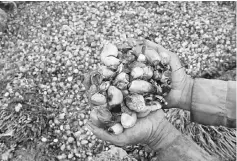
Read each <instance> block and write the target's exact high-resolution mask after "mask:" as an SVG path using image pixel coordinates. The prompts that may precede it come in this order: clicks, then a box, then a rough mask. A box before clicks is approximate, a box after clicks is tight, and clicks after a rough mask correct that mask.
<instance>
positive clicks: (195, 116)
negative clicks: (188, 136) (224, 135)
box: [191, 79, 236, 128]
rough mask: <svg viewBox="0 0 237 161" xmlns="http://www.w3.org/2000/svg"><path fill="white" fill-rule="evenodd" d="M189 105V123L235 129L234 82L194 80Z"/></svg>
mask: <svg viewBox="0 0 237 161" xmlns="http://www.w3.org/2000/svg"><path fill="white" fill-rule="evenodd" d="M191 104H192V105H191V121H193V122H197V123H201V124H204V125H213V126H219V125H222V126H226V127H231V128H235V127H236V82H235V81H221V80H209V79H195V80H194V84H193V90H192V103H191Z"/></svg>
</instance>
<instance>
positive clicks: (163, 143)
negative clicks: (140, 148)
mask: <svg viewBox="0 0 237 161" xmlns="http://www.w3.org/2000/svg"><path fill="white" fill-rule="evenodd" d="M180 135H182V134H181V133H180V132H179V131H178V130H177V129H176V128H175V127H174V126H173V125H172V124H171V123H170V122H169V121H168V120H167V119H166V118H165V117H164V118H163V119H162V120H161V121H160V122H159V125H158V127H156V129H154V132H153V135H152V136H151V138H150V139H149V141H148V143H147V145H148V146H149V147H150V148H151V149H152V150H154V151H158V150H161V149H165V148H167V147H169V145H171V144H172V142H173V141H175V140H176V138H177V137H178V136H180Z"/></svg>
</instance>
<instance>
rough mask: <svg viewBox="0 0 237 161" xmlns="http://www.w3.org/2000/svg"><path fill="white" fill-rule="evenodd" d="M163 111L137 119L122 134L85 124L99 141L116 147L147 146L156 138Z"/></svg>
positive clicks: (88, 123)
mask: <svg viewBox="0 0 237 161" xmlns="http://www.w3.org/2000/svg"><path fill="white" fill-rule="evenodd" d="M164 119H165V118H164V112H163V110H158V111H155V112H152V113H150V114H149V115H148V116H147V117H145V118H141V119H138V120H137V122H136V124H135V125H134V126H133V127H132V128H128V129H124V131H123V133H121V134H118V135H115V134H112V133H109V132H108V131H107V130H104V129H102V128H99V127H97V126H95V125H94V124H93V123H92V122H90V121H89V122H87V128H88V129H89V130H90V131H91V132H92V133H93V134H94V135H95V136H96V137H97V138H99V139H101V140H104V141H108V142H110V143H112V144H114V145H117V146H126V145H134V144H138V143H140V144H149V143H150V141H151V140H152V139H153V138H158V136H155V135H157V134H156V133H157V130H158V127H159V125H160V123H161V122H162V121H163V120H164Z"/></svg>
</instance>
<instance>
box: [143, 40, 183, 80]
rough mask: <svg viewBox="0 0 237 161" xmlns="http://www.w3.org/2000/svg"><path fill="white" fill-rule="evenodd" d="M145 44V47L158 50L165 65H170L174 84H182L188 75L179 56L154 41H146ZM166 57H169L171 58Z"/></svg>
mask: <svg viewBox="0 0 237 161" xmlns="http://www.w3.org/2000/svg"><path fill="white" fill-rule="evenodd" d="M144 42H145V45H147V46H148V47H150V48H153V49H154V50H156V52H158V53H159V54H160V56H161V57H162V59H163V61H164V62H165V63H167V62H168V63H169V65H170V66H171V69H172V83H173V84H177V83H178V82H180V81H181V80H182V79H183V76H184V75H186V73H185V70H184V68H183V67H182V65H181V63H180V60H179V57H178V55H177V54H174V53H172V52H170V51H168V50H167V49H165V48H164V47H163V46H161V45H159V44H156V43H154V42H152V41H149V40H145V41H144ZM165 55H168V56H169V57H167V56H165ZM164 59H165V60H164Z"/></svg>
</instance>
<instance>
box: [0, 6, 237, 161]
mask: <svg viewBox="0 0 237 161" xmlns="http://www.w3.org/2000/svg"><path fill="white" fill-rule="evenodd" d="M7 14H8V17H9V19H8V21H7V26H6V30H5V31H4V32H3V33H2V34H0V60H1V67H0V78H1V80H0V89H1V91H0V93H1V95H0V97H1V99H0V110H1V111H2V110H3V109H4V108H6V107H7V105H8V102H9V101H11V100H12V99H14V98H19V97H20V96H21V95H22V94H23V93H24V92H25V91H24V90H26V91H27V92H32V90H33V91H34V92H36V93H37V94H41V95H42V97H43V99H44V101H43V102H44V103H45V104H44V105H42V106H40V107H39V108H37V107H34V108H32V110H33V109H34V110H36V112H38V111H40V110H42V108H43V107H48V108H46V109H49V111H50V110H52V109H53V111H54V112H49V113H51V114H52V113H53V114H55V116H54V119H51V120H50V119H48V120H47V119H46V123H45V124H46V125H47V126H46V127H47V128H45V131H47V132H43V131H42V133H40V135H39V136H38V137H36V138H35V141H36V142H38V143H42V144H43V145H44V146H43V148H47V150H46V151H44V150H43V152H42V153H44V156H49V157H50V158H54V157H58V158H59V159H62V160H66V159H68V160H72V159H73V158H77V160H85V158H88V160H89V159H90V158H92V156H93V155H95V154H97V153H99V152H101V151H104V150H106V149H109V147H108V144H107V143H105V142H103V141H101V140H98V139H96V138H95V136H93V135H92V134H91V133H90V132H89V131H88V130H87V129H86V128H85V126H84V124H85V123H86V121H87V120H88V117H89V105H88V100H87V99H86V95H85V94H84V91H85V87H83V85H82V83H81V81H82V75H83V74H84V73H85V72H87V71H88V70H89V69H96V67H97V66H98V65H99V64H100V62H99V54H100V49H101V47H102V44H103V42H104V41H105V40H109V41H111V42H112V43H119V42H123V41H124V40H125V39H126V37H134V38H138V37H147V38H149V39H151V40H153V41H155V42H157V43H160V44H161V45H163V46H164V47H165V48H167V49H169V50H171V51H172V52H175V53H177V54H178V55H179V57H180V59H181V60H182V62H183V63H184V66H185V64H186V66H185V67H186V68H187V73H188V74H190V75H192V76H193V77H205V78H221V79H222V78H223V77H224V78H223V79H231V78H233V77H232V76H234V80H236V78H235V76H236V73H235V70H233V69H234V68H235V67H236V2H27V3H21V4H19V5H18V10H17V12H7ZM2 64H4V65H3V66H4V68H2ZM227 70H231V71H233V72H232V73H231V74H228V73H227V72H226V71H227ZM226 75H227V76H226ZM220 76H223V77H220ZM36 87H37V90H35V88H36ZM23 89H24V90H23ZM17 93H18V94H17ZM34 100H35V99H34V98H33V99H32V100H31V101H32V102H34ZM39 103H40V102H39ZM41 103H42V102H41ZM46 103H47V105H46ZM48 105H52V107H50V106H48ZM11 109H12V110H14V108H11ZM25 110H27V108H24V106H23V108H21V109H20V111H19V114H22V116H24V115H23V114H25ZM28 112H30V113H32V115H29V118H32V116H34V115H33V112H32V111H31V110H30V111H28ZM38 116H40V115H38ZM47 116H48V115H47ZM168 117H169V119H170V121H171V122H172V123H173V124H174V125H175V126H176V127H177V128H178V129H180V130H181V131H182V132H183V133H185V134H188V135H190V136H191V137H192V138H193V139H194V140H195V141H196V142H197V143H198V144H199V145H200V146H201V147H202V148H204V149H205V150H206V151H208V152H209V153H211V154H217V155H219V156H221V157H222V158H223V159H224V160H235V158H236V153H235V145H236V134H235V133H236V130H235V129H227V128H225V127H206V126H201V125H198V124H193V123H190V122H189V115H188V113H187V112H183V111H181V110H171V112H169V113H168ZM0 118H1V120H0V124H2V123H3V122H4V120H6V119H7V117H5V116H4V117H0ZM20 120H23V121H22V123H23V124H22V125H23V126H24V127H26V126H28V125H31V124H32V125H34V124H33V123H32V122H30V120H27V116H24V117H23V118H17V119H16V120H14V121H15V125H17V126H18V127H19V126H20V125H19V123H18V122H19V121H20ZM42 120H44V119H42ZM2 121H3V122H2ZM13 124H14V122H12V125H13ZM39 125H42V124H39ZM0 126H1V125H0ZM36 127H37V128H43V127H38V126H36ZM23 129H24V128H23ZM24 132H26V131H24ZM0 134H9V133H7V131H5V130H2V129H1V131H0ZM14 136H15V135H14ZM72 138H73V139H74V140H75V141H73V142H71V141H72ZM217 138H218V139H217ZM55 139H56V140H55ZM57 139H58V140H57ZM6 140H8V141H14V140H11V138H10V137H9V136H5V137H1V138H0V143H1V144H0V154H2V153H4V152H6V151H7V150H8V149H11V147H10V146H9V144H7V145H6V144H3V143H6ZM29 141H30V140H29ZM43 141H45V142H43ZM8 143H9V142H8ZM16 145H17V146H16V147H15V148H14V147H12V149H13V151H14V149H17V148H19V147H21V146H24V144H21V143H17V144H16ZM46 145H47V146H46ZM32 148H34V149H37V148H35V146H32ZM126 150H127V151H128V153H131V154H133V155H134V156H136V158H140V159H143V160H145V159H147V158H149V157H152V156H154V153H153V152H151V153H147V152H145V151H144V150H143V148H142V147H141V146H133V147H127V148H126ZM5 154H6V153H5ZM16 154H18V153H16ZM42 156H43V154H42ZM9 157H11V156H10V155H9ZM50 160H52V159H50Z"/></svg>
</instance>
